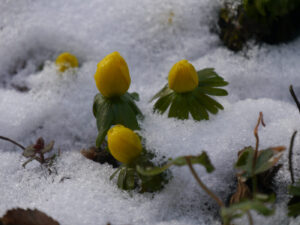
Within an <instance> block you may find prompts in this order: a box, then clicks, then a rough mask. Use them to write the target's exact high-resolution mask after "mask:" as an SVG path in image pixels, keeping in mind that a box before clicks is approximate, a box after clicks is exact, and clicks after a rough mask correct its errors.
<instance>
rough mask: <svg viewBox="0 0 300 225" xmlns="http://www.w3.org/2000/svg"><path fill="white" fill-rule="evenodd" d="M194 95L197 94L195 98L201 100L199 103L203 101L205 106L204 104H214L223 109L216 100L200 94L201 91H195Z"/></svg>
mask: <svg viewBox="0 0 300 225" xmlns="http://www.w3.org/2000/svg"><path fill="white" fill-rule="evenodd" d="M195 95H196V96H197V98H198V99H199V100H200V101H201V103H203V104H204V105H205V106H206V105H211V106H215V107H217V108H219V109H221V110H223V109H224V107H223V106H222V105H221V104H220V103H219V102H217V101H216V100H214V99H212V98H211V97H209V96H207V95H205V94H202V93H195Z"/></svg>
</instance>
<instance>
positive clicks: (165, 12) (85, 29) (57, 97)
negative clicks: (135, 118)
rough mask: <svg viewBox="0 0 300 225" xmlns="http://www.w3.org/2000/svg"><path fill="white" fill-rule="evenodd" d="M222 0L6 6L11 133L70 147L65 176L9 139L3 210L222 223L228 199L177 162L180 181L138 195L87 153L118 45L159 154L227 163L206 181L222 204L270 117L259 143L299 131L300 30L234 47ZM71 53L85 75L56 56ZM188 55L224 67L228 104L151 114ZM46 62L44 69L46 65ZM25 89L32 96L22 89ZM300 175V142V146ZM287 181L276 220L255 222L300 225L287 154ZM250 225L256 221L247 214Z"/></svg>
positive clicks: (0, 28) (0, 60)
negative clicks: (260, 124)
mask: <svg viewBox="0 0 300 225" xmlns="http://www.w3.org/2000/svg"><path fill="white" fill-rule="evenodd" d="M220 6H221V5H220V3H219V2H218V1H210V0H201V1H199V0H186V1H179V0H176V1H174V0H173V1H171V0H165V1H159V0H151V1H150V0H144V1H134V0H126V1H124V0H123V1H122V0H115V1H104V0H98V1H97V0H90V1H81V0H65V1H58V0H52V1H34V0H23V1H9V0H2V1H1V2H0V68H1V69H0V110H1V114H0V135H3V136H7V137H10V138H13V139H15V140H17V141H19V142H21V143H22V144H23V145H29V144H32V143H33V142H34V141H35V140H36V139H37V138H38V137H39V136H43V137H44V138H45V140H46V141H47V142H49V141H50V140H55V142H56V145H55V146H56V148H58V147H59V148H60V149H61V151H62V155H61V157H60V158H59V159H58V161H57V164H56V169H57V175H56V174H54V173H53V174H51V175H50V176H49V175H48V171H46V170H44V169H42V168H41V167H40V166H39V165H38V164H37V163H31V164H28V165H27V167H26V169H23V168H22V163H24V162H25V160H26V159H24V158H23V157H22V156H21V150H19V149H17V148H15V147H14V146H12V145H11V144H9V143H5V142H3V141H1V143H0V162H1V163H0V191H1V195H0V215H3V214H4V213H5V212H6V210H8V209H11V208H13V207H24V208H27V207H29V208H38V209H40V210H42V211H44V212H46V213H47V214H48V215H50V216H52V217H53V218H55V219H56V220H58V221H59V222H60V223H61V224H62V225H68V224H73V225H77V224H78V225H79V224H80V225H82V224H89V225H91V224H106V223H108V222H110V223H111V224H113V225H116V224H133V225H135V224H155V225H183V224H184V225H189V224H190V225H195V224H220V223H219V222H218V220H219V219H218V212H217V205H216V204H215V202H213V200H211V199H210V198H208V197H207V196H206V195H205V194H204V193H203V191H202V190H201V189H200V188H199V187H198V186H197V184H196V182H195V180H194V179H193V178H192V176H191V175H190V172H189V171H188V169H187V168H173V169H172V172H173V175H174V179H173V180H172V181H170V183H169V184H168V185H167V186H166V188H165V189H164V190H163V191H162V192H160V193H156V194H155V195H153V194H143V195H141V194H138V193H136V192H132V193H127V192H123V191H120V190H119V189H117V187H116V184H115V181H109V176H110V175H111V174H112V173H113V171H114V169H112V167H111V166H109V165H106V164H105V165H100V164H97V163H94V162H92V161H89V160H87V159H85V158H84V157H83V156H81V154H80V153H79V151H80V149H82V148H87V147H89V146H91V145H93V144H94V141H95V138H96V136H97V128H96V122H95V119H94V117H93V115H92V103H93V97H94V95H95V94H96V93H97V92H98V90H97V88H96V85H95V83H94V80H93V79H94V78H93V75H94V73H95V71H96V65H97V63H98V61H100V60H101V59H102V58H103V57H104V56H105V55H107V54H108V53H111V52H113V51H119V52H120V54H121V55H122V56H123V57H124V58H125V59H126V61H127V63H128V66H129V69H130V74H131V78H132V84H131V87H130V90H129V91H132V92H133V91H136V92H138V93H139V94H140V99H141V100H140V102H138V106H139V107H140V109H141V110H142V111H143V113H144V114H145V120H144V121H141V126H142V128H143V129H142V131H141V134H142V135H143V136H144V137H145V138H146V147H147V148H148V149H151V150H153V151H154V152H156V153H157V155H158V156H163V155H164V156H166V157H176V156H180V155H187V154H199V153H201V151H202V150H206V151H207V153H208V155H209V156H210V158H211V160H212V163H213V164H214V165H215V167H216V171H215V172H214V173H213V174H209V175H208V174H206V172H205V171H204V170H203V169H202V168H201V167H196V169H197V171H198V172H199V174H200V175H201V178H203V180H204V181H205V183H206V184H207V186H209V187H211V188H212V189H213V191H215V192H216V194H218V195H219V196H220V197H221V198H222V199H223V200H226V198H228V194H230V193H232V192H233V191H234V190H233V188H234V173H235V172H234V169H233V166H232V165H233V163H234V161H235V160H236V157H237V152H238V151H239V150H240V149H242V148H243V147H245V146H249V145H254V144H255V139H254V136H253V128H254V126H255V124H256V121H257V118H258V113H259V112H260V111H262V112H263V113H264V119H265V123H266V125H267V126H266V127H265V128H260V130H259V135H260V140H261V145H260V147H261V148H262V149H263V148H266V147H269V146H276V145H285V146H287V147H288V146H289V140H290V137H291V135H292V133H293V131H294V130H297V129H299V127H300V118H299V112H298V110H297V108H296V107H295V105H294V103H293V101H292V99H291V97H290V95H289V92H288V87H289V85H290V84H293V85H294V89H295V91H296V94H298V96H300V76H299V71H300V63H299V62H300V51H299V49H300V38H298V39H297V40H295V41H294V42H292V43H289V44H282V45H280V46H270V45H262V46H256V45H254V44H253V43H249V49H248V50H246V51H244V52H241V53H238V54H234V53H232V52H230V51H229V50H227V49H226V48H225V47H223V46H222V44H221V42H220V41H219V39H218V36H217V35H216V33H215V32H214V28H215V24H216V22H217V13H218V9H219V8H220ZM65 51H69V52H71V53H72V54H75V55H76V56H77V57H78V59H79V62H80V67H79V68H78V70H77V71H76V74H72V73H71V72H69V73H65V74H63V75H58V74H57V73H56V67H55V65H54V63H53V60H54V59H55V57H56V56H57V55H58V54H59V53H61V52H65ZM184 58H185V59H187V60H189V61H190V62H191V63H193V65H194V66H195V67H196V69H202V68H206V67H214V68H215V70H216V72H217V73H219V74H220V75H221V76H222V77H224V78H225V80H227V81H229V83H230V85H229V86H228V87H227V88H226V89H227V90H228V92H229V96H227V97H222V98H218V101H220V102H221V103H222V104H223V105H224V107H225V110H224V111H221V112H220V113H219V114H217V115H215V116H214V115H211V116H210V120H209V121H202V122H194V121H192V120H187V121H178V120H175V119H168V118H167V117H166V116H165V115H163V116H161V115H158V114H153V113H152V106H153V103H149V102H148V101H149V99H150V98H151V97H152V96H153V95H154V94H155V93H156V92H157V91H158V90H159V89H160V88H161V87H162V86H163V85H164V84H165V83H166V82H167V80H166V77H167V74H168V71H169V69H170V68H171V66H172V65H173V64H174V63H175V62H177V61H178V60H181V59H184ZM41 66H43V68H42V69H41ZM40 69H41V70H40ZM16 86H19V87H20V86H21V87H22V86H26V87H27V88H28V89H29V90H28V91H27V92H20V91H18V90H17V89H16V88H15V87H16ZM294 151H295V157H294V159H295V162H294V164H295V166H296V167H297V170H296V176H297V178H298V179H299V177H300V173H299V160H300V156H299V155H300V142H299V139H298V138H297V139H296V142H295V146H294ZM281 163H283V165H284V166H283V168H282V170H281V171H280V173H279V175H278V181H277V183H276V185H277V186H278V189H279V197H278V204H277V210H276V214H275V215H274V216H272V217H271V218H267V219H266V218H263V217H260V216H259V215H257V216H255V222H256V224H272V225H276V224H278V225H281V224H293V225H296V224H299V219H298V220H297V219H294V220H293V219H289V220H287V218H285V215H286V208H285V204H286V202H287V199H288V198H287V196H286V195H285V194H284V193H285V192H286V189H285V188H282V187H286V186H287V185H288V184H289V183H290V178H289V172H288V167H287V154H285V155H284V156H283V159H282V160H281ZM238 223H239V224H246V223H247V222H246V220H243V219H242V220H239V221H238Z"/></svg>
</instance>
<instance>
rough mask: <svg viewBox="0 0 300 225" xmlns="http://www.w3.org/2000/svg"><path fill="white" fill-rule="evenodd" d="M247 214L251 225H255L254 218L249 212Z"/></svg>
mask: <svg viewBox="0 0 300 225" xmlns="http://www.w3.org/2000/svg"><path fill="white" fill-rule="evenodd" d="M246 214H247V217H248V220H249V225H253V218H252V215H251V213H250V211H247V212H246Z"/></svg>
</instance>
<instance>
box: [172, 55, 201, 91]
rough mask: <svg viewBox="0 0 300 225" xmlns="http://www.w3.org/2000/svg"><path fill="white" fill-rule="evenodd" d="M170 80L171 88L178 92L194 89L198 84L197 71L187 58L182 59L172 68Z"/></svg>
mask: <svg viewBox="0 0 300 225" xmlns="http://www.w3.org/2000/svg"><path fill="white" fill-rule="evenodd" d="M168 81H169V88H170V89H172V90H174V91H175V92H177V93H184V92H189V91H193V90H194V89H195V88H196V87H197V86H198V75H197V71H196V70H195V68H194V66H193V65H192V64H190V63H189V62H188V61H187V60H181V61H179V62H177V63H175V64H174V66H173V67H172V68H171V70H170V72H169V77H168Z"/></svg>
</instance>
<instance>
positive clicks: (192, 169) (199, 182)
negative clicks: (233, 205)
mask: <svg viewBox="0 0 300 225" xmlns="http://www.w3.org/2000/svg"><path fill="white" fill-rule="evenodd" d="M185 160H186V162H187V164H188V166H189V168H190V170H191V172H192V174H193V176H194V178H195V179H196V181H197V182H198V184H199V185H200V187H201V188H202V189H203V190H204V191H205V192H206V193H207V194H208V195H209V196H210V197H212V198H213V199H214V200H215V201H216V202H217V203H218V205H219V206H220V207H225V205H224V203H223V202H222V200H221V199H220V198H219V197H218V196H216V195H215V194H214V193H213V192H212V191H210V190H209V189H208V187H206V186H205V184H204V183H203V182H202V181H201V180H200V178H199V177H198V175H197V173H196V171H195V170H194V168H193V166H192V163H191V159H190V158H189V157H185Z"/></svg>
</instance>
